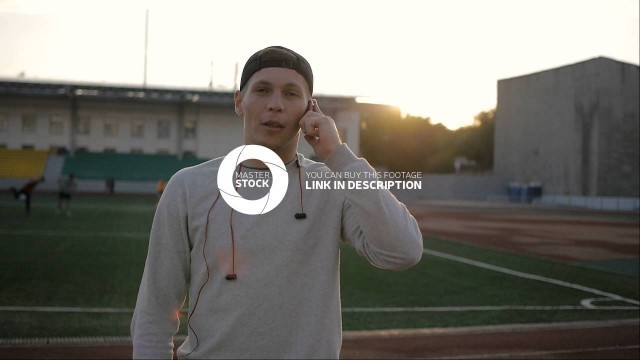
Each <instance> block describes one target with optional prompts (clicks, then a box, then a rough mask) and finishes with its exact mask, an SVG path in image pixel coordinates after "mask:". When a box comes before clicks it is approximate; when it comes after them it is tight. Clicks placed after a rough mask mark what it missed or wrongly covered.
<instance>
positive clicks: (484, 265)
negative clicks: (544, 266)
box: [423, 249, 640, 305]
mask: <svg viewBox="0 0 640 360" xmlns="http://www.w3.org/2000/svg"><path fill="white" fill-rule="evenodd" d="M423 252H424V253H425V254H429V255H433V256H436V257H440V258H443V259H447V260H451V261H457V262H460V263H463V264H467V265H471V266H477V267H479V268H483V269H487V270H493V271H497V272H501V273H503V274H507V275H512V276H517V277H521V278H524V279H529V280H536V281H542V282H546V283H549V284H554V285H559V286H564V287H567V288H571V289H575V290H580V291H584V292H588V293H592V294H596V295H600V296H605V297H607V298H610V299H614V300H620V301H624V302H627V303H630V304H634V305H640V302H639V301H638V300H634V299H629V298H625V297H622V296H620V295H616V294H612V293H608V292H605V291H601V290H598V289H593V288H590V287H586V286H582V285H578V284H574V283H570V282H567V281H562V280H556V279H552V278H548V277H544V276H540V275H534V274H529V273H525V272H521V271H516V270H511V269H508V268H504V267H501V266H496V265H491V264H487V263H484V262H481V261H476V260H471V259H467V258H463V257H460V256H456V255H451V254H447V253H443V252H440V251H435V250H428V249H424V250H423Z"/></svg>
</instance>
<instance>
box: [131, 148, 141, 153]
mask: <svg viewBox="0 0 640 360" xmlns="http://www.w3.org/2000/svg"><path fill="white" fill-rule="evenodd" d="M131 153H132V154H142V153H143V151H142V149H137V148H133V149H131Z"/></svg>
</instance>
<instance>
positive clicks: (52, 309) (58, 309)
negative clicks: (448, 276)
mask: <svg viewBox="0 0 640 360" xmlns="http://www.w3.org/2000/svg"><path fill="white" fill-rule="evenodd" d="M573 310H589V311H597V310H609V311H610V310H638V307H637V306H600V307H584V306H570V305H567V306H565V305H560V306H519V305H505V306H434V307H368V308H364V307H348V308H343V309H342V312H343V313H403V312H470V311H573ZM2 311H7V312H45V313H100V314H117V313H125V314H126V313H129V314H130V313H133V309H131V308H109V307H95V308H93V307H64V306H0V312H2ZM182 312H187V309H182Z"/></svg>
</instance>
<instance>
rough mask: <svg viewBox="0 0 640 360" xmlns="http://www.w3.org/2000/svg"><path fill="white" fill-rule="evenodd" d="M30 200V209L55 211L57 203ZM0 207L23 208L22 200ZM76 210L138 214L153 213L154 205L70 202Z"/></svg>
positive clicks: (5, 203)
mask: <svg viewBox="0 0 640 360" xmlns="http://www.w3.org/2000/svg"><path fill="white" fill-rule="evenodd" d="M36 199H37V198H36ZM33 201H34V200H32V203H31V207H32V208H51V209H57V206H58V205H57V203H55V202H50V203H38V202H37V200H36V202H35V203H33ZM0 207H16V208H24V203H23V201H22V200H13V201H11V200H10V201H0ZM78 209H98V210H117V211H132V212H140V211H155V209H156V207H155V205H125V204H109V203H105V204H99V203H98V204H87V203H75V202H72V204H71V210H78Z"/></svg>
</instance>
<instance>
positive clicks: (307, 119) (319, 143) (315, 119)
mask: <svg viewBox="0 0 640 360" xmlns="http://www.w3.org/2000/svg"><path fill="white" fill-rule="evenodd" d="M299 125H300V129H302V133H303V134H304V139H305V140H307V142H308V143H309V145H311V147H312V148H313V151H314V152H315V153H316V156H317V157H318V158H320V160H323V161H324V160H325V159H326V158H327V157H329V155H331V153H332V152H333V150H335V149H336V148H337V147H338V146H340V144H342V141H340V135H339V134H338V129H337V128H336V123H335V122H334V121H333V119H332V118H330V117H328V116H326V115H325V114H323V113H322V111H321V110H320V107H319V106H318V101H317V100H315V99H313V100H309V104H308V105H307V112H306V113H305V114H304V116H303V117H302V119H300V123H299Z"/></svg>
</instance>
